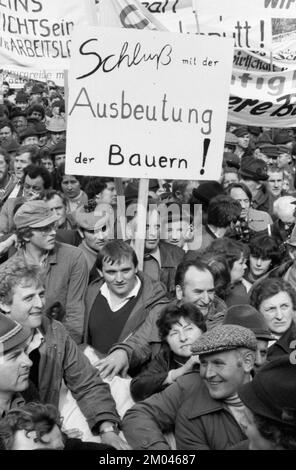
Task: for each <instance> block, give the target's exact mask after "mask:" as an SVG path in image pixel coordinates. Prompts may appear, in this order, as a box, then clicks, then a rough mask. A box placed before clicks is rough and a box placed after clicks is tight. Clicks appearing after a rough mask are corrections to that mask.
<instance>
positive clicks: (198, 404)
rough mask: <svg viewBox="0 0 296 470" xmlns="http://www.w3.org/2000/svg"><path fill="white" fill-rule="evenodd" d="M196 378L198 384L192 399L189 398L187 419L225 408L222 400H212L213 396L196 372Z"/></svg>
mask: <svg viewBox="0 0 296 470" xmlns="http://www.w3.org/2000/svg"><path fill="white" fill-rule="evenodd" d="M196 380H198V381H199V384H197V387H196V389H195V390H194V392H193V393H194V399H193V401H191V400H190V405H189V407H188V415H187V416H188V419H195V418H198V417H199V416H203V415H207V414H209V413H213V412H216V411H219V410H223V409H225V405H224V403H223V402H222V401H220V400H214V398H212V397H211V395H210V394H209V392H208V389H207V387H206V385H205V383H204V382H203V380H202V379H201V377H200V375H199V373H197V372H196Z"/></svg>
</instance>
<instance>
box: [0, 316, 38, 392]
mask: <svg viewBox="0 0 296 470" xmlns="http://www.w3.org/2000/svg"><path fill="white" fill-rule="evenodd" d="M30 334H31V330H30V329H28V328H26V327H23V326H22V325H20V324H19V323H17V322H15V321H13V320H12V319H10V318H8V317H7V316H6V315H3V314H2V313H0V395H1V398H2V397H3V398H5V397H7V398H10V399H11V398H12V395H13V394H14V393H16V392H22V391H24V390H26V388H28V385H29V371H30V367H31V366H32V362H31V361H30V359H29V357H28V356H27V353H26V349H27V341H28V340H29V337H30Z"/></svg>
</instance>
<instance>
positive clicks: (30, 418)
mask: <svg viewBox="0 0 296 470" xmlns="http://www.w3.org/2000/svg"><path fill="white" fill-rule="evenodd" d="M61 426H62V419H61V417H60V414H59V412H58V409H57V408H56V407H55V406H54V405H50V404H46V405H43V404H41V403H33V402H32V403H27V404H26V405H24V406H23V407H20V408H14V409H11V410H9V411H8V412H7V413H6V415H5V417H4V418H3V419H2V420H1V422H0V439H1V441H2V443H3V445H4V448H5V450H40V449H44V450H45V449H51V450H63V449H64V438H63V434H62V431H61Z"/></svg>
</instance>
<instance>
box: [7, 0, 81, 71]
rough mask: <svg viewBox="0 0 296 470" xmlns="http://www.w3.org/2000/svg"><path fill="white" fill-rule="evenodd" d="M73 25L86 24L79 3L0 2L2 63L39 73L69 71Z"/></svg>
mask: <svg viewBox="0 0 296 470" xmlns="http://www.w3.org/2000/svg"><path fill="white" fill-rule="evenodd" d="M74 23H79V24H86V23H87V21H86V12H85V5H84V2H83V1H81V0H62V1H61V0H50V1H49V0H25V1H20V0H13V1H12V0H5V1H4V0H3V1H1V2H0V61H1V64H2V65H3V66H5V65H8V64H14V65H16V66H20V67H26V68H32V69H41V70H42V69H46V70H59V69H61V70H63V69H66V68H68V65H69V58H70V52H71V34H72V29H73V25H74Z"/></svg>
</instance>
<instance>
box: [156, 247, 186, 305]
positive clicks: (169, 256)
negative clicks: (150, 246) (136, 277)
mask: <svg viewBox="0 0 296 470" xmlns="http://www.w3.org/2000/svg"><path fill="white" fill-rule="evenodd" d="M159 252H160V262H161V272H160V281H161V282H162V283H163V284H164V285H165V286H166V289H167V292H168V294H169V296H170V297H174V295H175V288H176V286H175V276H176V270H177V266H178V264H180V263H181V262H182V261H183V259H184V255H185V252H184V250H182V248H180V247H178V246H175V245H172V244H170V243H166V242H163V241H160V242H159Z"/></svg>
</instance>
